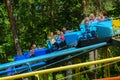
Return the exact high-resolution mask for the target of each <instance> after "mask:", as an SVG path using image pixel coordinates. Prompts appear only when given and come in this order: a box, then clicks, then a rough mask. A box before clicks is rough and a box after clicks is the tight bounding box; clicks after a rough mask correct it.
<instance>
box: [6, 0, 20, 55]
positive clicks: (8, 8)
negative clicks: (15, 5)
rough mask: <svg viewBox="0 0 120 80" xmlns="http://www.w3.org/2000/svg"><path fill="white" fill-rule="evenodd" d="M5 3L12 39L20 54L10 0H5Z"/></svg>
mask: <svg viewBox="0 0 120 80" xmlns="http://www.w3.org/2000/svg"><path fill="white" fill-rule="evenodd" d="M5 5H6V8H7V12H8V16H9V19H10V24H11V28H12V34H13V39H14V43H15V48H16V51H17V55H22V51H21V47H20V44H19V39H18V35H17V29H16V24H15V19H14V17H13V13H12V6H11V3H10V0H5Z"/></svg>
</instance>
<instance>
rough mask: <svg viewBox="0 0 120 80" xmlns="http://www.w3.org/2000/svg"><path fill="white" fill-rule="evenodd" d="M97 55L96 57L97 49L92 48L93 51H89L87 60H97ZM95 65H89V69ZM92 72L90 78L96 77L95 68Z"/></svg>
mask: <svg viewBox="0 0 120 80" xmlns="http://www.w3.org/2000/svg"><path fill="white" fill-rule="evenodd" d="M97 57H98V52H97V50H94V51H91V52H90V53H89V60H90V61H95V60H97ZM96 66H97V65H91V66H90V68H91V69H95V68H96ZM92 72H93V75H94V76H93V77H92V78H94V79H95V78H96V73H97V71H96V70H95V71H92Z"/></svg>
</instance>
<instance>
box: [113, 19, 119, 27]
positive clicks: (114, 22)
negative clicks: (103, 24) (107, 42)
mask: <svg viewBox="0 0 120 80" xmlns="http://www.w3.org/2000/svg"><path fill="white" fill-rule="evenodd" d="M112 24H113V28H114V29H115V28H120V20H119V19H117V20H112Z"/></svg>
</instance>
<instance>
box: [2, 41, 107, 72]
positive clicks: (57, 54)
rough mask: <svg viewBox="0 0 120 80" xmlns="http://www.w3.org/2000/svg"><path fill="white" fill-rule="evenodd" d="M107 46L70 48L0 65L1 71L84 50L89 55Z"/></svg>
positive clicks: (23, 67)
mask: <svg viewBox="0 0 120 80" xmlns="http://www.w3.org/2000/svg"><path fill="white" fill-rule="evenodd" d="M105 45H107V43H106V42H102V43H99V44H94V45H90V46H86V47H82V48H75V47H73V48H69V49H65V50H61V51H56V52H52V53H50V54H46V55H43V56H38V57H33V58H30V59H25V60H20V61H15V62H10V63H6V64H2V65H0V70H2V69H7V68H9V67H13V66H17V65H23V64H24V65H25V64H26V65H28V64H29V63H32V62H36V61H43V60H49V59H53V58H55V57H59V56H64V55H70V54H73V53H78V54H80V53H79V52H81V51H84V50H87V51H86V53H87V52H88V51H89V49H93V48H94V49H97V48H100V47H103V46H105ZM36 64H37V63H36ZM43 64H44V63H43ZM31 66H32V64H31V65H29V67H28V66H22V67H21V69H20V68H19V67H18V68H16V69H14V70H12V71H13V72H15V73H16V71H17V70H18V71H19V70H23V69H29V68H32V67H31ZM9 71H10V70H4V71H0V73H6V72H9Z"/></svg>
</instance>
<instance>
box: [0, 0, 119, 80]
mask: <svg viewBox="0 0 120 80" xmlns="http://www.w3.org/2000/svg"><path fill="white" fill-rule="evenodd" d="M11 1H12V4H11V5H12V9H13V15H14V18H15V21H16V27H17V32H18V36H19V42H20V45H21V48H22V51H23V52H24V51H28V50H29V49H30V46H31V44H33V43H35V44H37V46H38V47H46V40H47V37H48V34H49V32H50V31H51V30H52V29H53V31H54V32H56V31H55V30H57V29H62V27H68V28H70V29H79V23H80V22H81V21H82V20H83V18H84V17H83V13H84V14H85V15H86V16H89V14H90V13H91V12H93V13H95V14H97V10H98V9H100V11H106V12H108V13H109V15H112V16H116V17H119V16H120V6H119V4H120V0H104V1H103V0H98V1H101V6H100V5H98V1H97V0H85V1H86V6H85V7H86V11H85V12H83V10H82V8H83V6H82V0H52V1H53V3H52V4H51V3H50V1H49V0H11ZM51 5H52V6H53V19H52V20H53V26H52V25H51V15H50V12H51V7H50V6H51ZM111 49H112V54H113V55H112V56H116V55H118V53H119V50H118V48H114V47H112V48H111ZM14 55H16V51H15V47H14V41H13V36H12V32H11V26H10V22H9V19H8V14H7V12H6V7H5V3H4V0H2V1H0V59H1V61H0V62H1V63H4V62H7V61H8V58H9V57H11V56H12V57H13V56H14ZM86 58H88V56H87V57H86V56H85V57H82V61H84V60H85V59H86ZM3 59H4V60H3ZM86 61H87V60H86ZM117 68H118V67H117ZM117 68H116V67H115V69H117ZM99 73H100V74H102V72H101V69H100V70H99ZM98 75H99V74H98ZM81 78H82V79H83V80H85V79H86V78H85V77H84V75H81Z"/></svg>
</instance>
